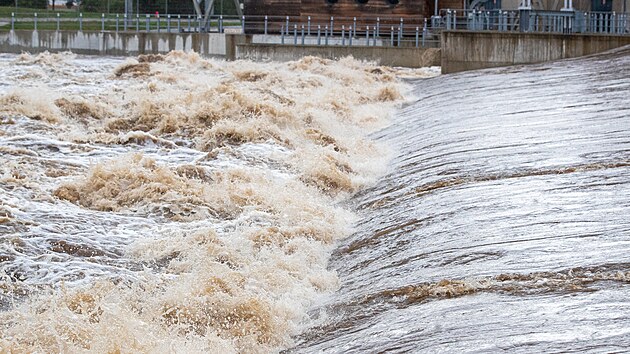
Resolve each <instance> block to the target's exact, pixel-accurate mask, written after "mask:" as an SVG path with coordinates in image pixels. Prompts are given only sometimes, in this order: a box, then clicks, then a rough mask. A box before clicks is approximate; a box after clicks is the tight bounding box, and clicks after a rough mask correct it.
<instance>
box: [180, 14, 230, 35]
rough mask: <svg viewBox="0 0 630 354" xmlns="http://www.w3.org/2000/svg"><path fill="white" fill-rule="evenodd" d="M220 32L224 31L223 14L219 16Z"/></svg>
mask: <svg viewBox="0 0 630 354" xmlns="http://www.w3.org/2000/svg"><path fill="white" fill-rule="evenodd" d="M189 21H190V20H189ZM188 27H190V25H188ZM219 33H223V15H221V16H219Z"/></svg>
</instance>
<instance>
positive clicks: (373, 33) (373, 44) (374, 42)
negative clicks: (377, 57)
mask: <svg viewBox="0 0 630 354" xmlns="http://www.w3.org/2000/svg"><path fill="white" fill-rule="evenodd" d="M373 29H374V30H373V31H372V47H376V26H374V28H373ZM368 45H369V43H368Z"/></svg>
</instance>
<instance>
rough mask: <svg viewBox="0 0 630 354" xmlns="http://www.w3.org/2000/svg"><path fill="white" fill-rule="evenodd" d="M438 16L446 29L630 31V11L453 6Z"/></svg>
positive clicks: (622, 33) (628, 32)
mask: <svg viewBox="0 0 630 354" xmlns="http://www.w3.org/2000/svg"><path fill="white" fill-rule="evenodd" d="M437 20H438V21H437V22H438V23H441V24H443V28H444V29H446V30H470V31H504V32H505V31H520V32H541V33H566V34H569V33H600V34H616V35H628V34H630V17H629V14H627V13H615V12H579V11H577V12H574V11H539V10H525V11H501V10H493V11H477V10H450V9H449V10H442V11H441V12H440V16H439V17H438V18H437ZM434 22H436V21H435V19H434Z"/></svg>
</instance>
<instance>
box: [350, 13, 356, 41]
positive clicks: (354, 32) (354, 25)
mask: <svg viewBox="0 0 630 354" xmlns="http://www.w3.org/2000/svg"><path fill="white" fill-rule="evenodd" d="M352 28H353V30H351V31H350V33H352V36H353V37H356V35H357V18H356V17H355V18H353V20H352Z"/></svg>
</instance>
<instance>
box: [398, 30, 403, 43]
mask: <svg viewBox="0 0 630 354" xmlns="http://www.w3.org/2000/svg"><path fill="white" fill-rule="evenodd" d="M401 39H402V31H401V30H400V28H399V29H398V46H399V47H400V40H401Z"/></svg>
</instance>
